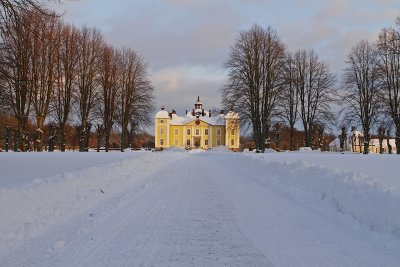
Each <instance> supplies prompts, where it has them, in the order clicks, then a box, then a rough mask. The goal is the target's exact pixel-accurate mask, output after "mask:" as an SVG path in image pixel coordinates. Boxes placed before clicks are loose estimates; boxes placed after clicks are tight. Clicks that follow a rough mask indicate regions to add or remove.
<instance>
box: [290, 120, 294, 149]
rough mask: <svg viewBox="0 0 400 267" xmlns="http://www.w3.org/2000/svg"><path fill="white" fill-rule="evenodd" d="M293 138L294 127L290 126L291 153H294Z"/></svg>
mask: <svg viewBox="0 0 400 267" xmlns="http://www.w3.org/2000/svg"><path fill="white" fill-rule="evenodd" d="M293 137H294V127H293V125H290V151H293V146H294V144H293Z"/></svg>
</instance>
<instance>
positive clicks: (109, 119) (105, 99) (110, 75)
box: [97, 46, 121, 152]
mask: <svg viewBox="0 0 400 267" xmlns="http://www.w3.org/2000/svg"><path fill="white" fill-rule="evenodd" d="M120 65H121V55H120V53H119V52H117V51H115V50H114V49H113V48H112V47H111V46H105V47H104V48H103V51H102V58H101V62H100V85H101V96H100V98H101V104H100V105H98V107H97V112H98V113H99V117H100V118H101V121H102V127H103V129H102V133H104V134H105V139H106V140H105V141H106V142H105V148H106V152H108V148H109V143H110V136H111V130H112V128H113V125H114V123H115V120H116V115H117V104H118V94H119V83H120V70H119V67H120Z"/></svg>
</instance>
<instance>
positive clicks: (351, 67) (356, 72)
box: [342, 41, 380, 154]
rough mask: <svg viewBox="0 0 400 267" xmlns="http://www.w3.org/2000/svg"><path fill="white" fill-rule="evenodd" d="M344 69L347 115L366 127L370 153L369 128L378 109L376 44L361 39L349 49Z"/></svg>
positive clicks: (374, 121) (365, 147)
mask: <svg viewBox="0 0 400 267" xmlns="http://www.w3.org/2000/svg"><path fill="white" fill-rule="evenodd" d="M346 63H347V67H346V69H345V71H344V87H345V92H344V94H343V98H342V102H343V104H344V110H343V111H344V114H345V119H346V120H347V121H349V122H351V121H353V120H356V121H357V122H358V123H360V124H361V126H362V128H363V131H364V151H363V153H364V154H368V153H369V142H370V132H371V130H372V127H373V125H374V124H375V123H376V121H377V118H378V115H379V109H380V101H379V87H378V68H377V56H376V53H375V52H374V47H373V46H372V45H371V44H370V43H369V42H367V41H361V42H360V43H359V44H357V45H356V46H355V47H354V48H353V49H352V50H351V52H350V53H349V55H348V59H347V62H346Z"/></svg>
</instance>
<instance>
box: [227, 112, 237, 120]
mask: <svg viewBox="0 0 400 267" xmlns="http://www.w3.org/2000/svg"><path fill="white" fill-rule="evenodd" d="M225 118H227V119H239V114H238V113H236V112H233V111H229V112H228V113H227V114H226V116H225Z"/></svg>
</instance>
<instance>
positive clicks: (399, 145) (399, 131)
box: [396, 124, 400, 155]
mask: <svg viewBox="0 0 400 267" xmlns="http://www.w3.org/2000/svg"><path fill="white" fill-rule="evenodd" d="M396 153H397V154H398V155H400V124H398V125H397V127H396Z"/></svg>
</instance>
